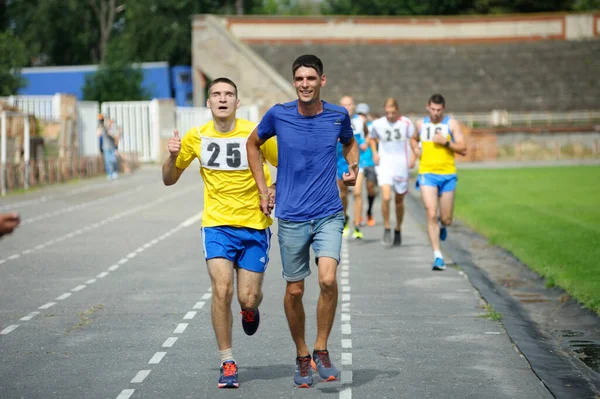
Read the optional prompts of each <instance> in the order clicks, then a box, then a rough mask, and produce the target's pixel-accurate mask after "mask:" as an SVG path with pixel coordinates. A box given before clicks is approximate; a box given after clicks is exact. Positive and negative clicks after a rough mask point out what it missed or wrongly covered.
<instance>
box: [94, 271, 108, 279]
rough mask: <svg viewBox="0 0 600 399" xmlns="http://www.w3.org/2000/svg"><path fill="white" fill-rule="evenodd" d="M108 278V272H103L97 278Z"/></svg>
mask: <svg viewBox="0 0 600 399" xmlns="http://www.w3.org/2000/svg"><path fill="white" fill-rule="evenodd" d="M106 276H108V272H102V273H100V274H99V275H97V276H96V277H98V278H104V277H106Z"/></svg>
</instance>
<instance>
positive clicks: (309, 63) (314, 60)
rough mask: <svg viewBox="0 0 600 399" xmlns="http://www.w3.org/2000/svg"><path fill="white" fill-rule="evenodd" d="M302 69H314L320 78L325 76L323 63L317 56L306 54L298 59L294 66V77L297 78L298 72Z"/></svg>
mask: <svg viewBox="0 0 600 399" xmlns="http://www.w3.org/2000/svg"><path fill="white" fill-rule="evenodd" d="M300 67H306V68H313V69H314V70H315V71H317V74H318V75H319V76H323V62H321V60H320V59H319V57H317V56H316V55H311V54H305V55H301V56H300V57H298V58H296V61H294V64H293V65H292V76H296V70H297V69H298V68H300Z"/></svg>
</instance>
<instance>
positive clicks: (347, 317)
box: [342, 313, 350, 323]
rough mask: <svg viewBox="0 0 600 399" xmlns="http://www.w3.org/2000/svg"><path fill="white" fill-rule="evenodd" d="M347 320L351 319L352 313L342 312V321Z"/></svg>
mask: <svg viewBox="0 0 600 399" xmlns="http://www.w3.org/2000/svg"><path fill="white" fill-rule="evenodd" d="M345 321H348V322H349V321H350V315H349V314H348V313H342V323H343V322H345Z"/></svg>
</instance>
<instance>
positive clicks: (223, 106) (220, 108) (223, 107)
mask: <svg viewBox="0 0 600 399" xmlns="http://www.w3.org/2000/svg"><path fill="white" fill-rule="evenodd" d="M219 110H220V111H227V106H226V105H221V106H220V107H219Z"/></svg>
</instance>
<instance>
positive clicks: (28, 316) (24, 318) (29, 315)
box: [19, 312, 40, 321]
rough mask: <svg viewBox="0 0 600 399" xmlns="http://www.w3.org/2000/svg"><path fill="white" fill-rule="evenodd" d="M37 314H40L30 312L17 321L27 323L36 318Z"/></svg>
mask: <svg viewBox="0 0 600 399" xmlns="http://www.w3.org/2000/svg"><path fill="white" fill-rule="evenodd" d="M39 314H40V312H31V313H29V314H28V315H27V316H23V317H21V318H20V319H19V320H21V321H29V320H31V319H33V318H34V317H35V316H37V315H39Z"/></svg>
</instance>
